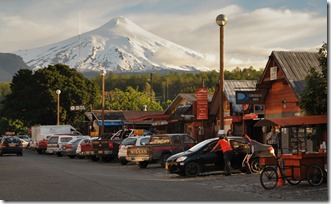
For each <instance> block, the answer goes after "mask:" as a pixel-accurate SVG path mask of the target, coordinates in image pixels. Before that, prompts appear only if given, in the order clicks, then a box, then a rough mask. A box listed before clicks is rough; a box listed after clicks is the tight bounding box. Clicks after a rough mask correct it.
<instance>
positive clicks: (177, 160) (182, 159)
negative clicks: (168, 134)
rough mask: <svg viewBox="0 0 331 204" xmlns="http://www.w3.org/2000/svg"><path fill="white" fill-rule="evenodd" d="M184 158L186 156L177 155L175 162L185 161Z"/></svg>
mask: <svg viewBox="0 0 331 204" xmlns="http://www.w3.org/2000/svg"><path fill="white" fill-rule="evenodd" d="M186 158H187V157H186V156H183V157H179V158H178V159H176V162H182V161H185V159H186Z"/></svg>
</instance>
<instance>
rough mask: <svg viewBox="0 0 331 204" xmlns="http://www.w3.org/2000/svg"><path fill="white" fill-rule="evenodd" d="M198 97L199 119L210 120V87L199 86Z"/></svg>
mask: <svg viewBox="0 0 331 204" xmlns="http://www.w3.org/2000/svg"><path fill="white" fill-rule="evenodd" d="M196 97H197V120H208V88H205V87H202V88H197V90H196Z"/></svg>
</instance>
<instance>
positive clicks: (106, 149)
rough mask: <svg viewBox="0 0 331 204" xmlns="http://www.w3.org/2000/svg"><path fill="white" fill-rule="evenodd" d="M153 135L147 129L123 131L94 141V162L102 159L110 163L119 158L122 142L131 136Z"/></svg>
mask: <svg viewBox="0 0 331 204" xmlns="http://www.w3.org/2000/svg"><path fill="white" fill-rule="evenodd" d="M152 134H153V133H152V132H150V131H149V130H145V129H122V130H119V131H117V132H116V133H115V134H114V135H112V136H111V137H110V138H109V137H101V138H99V139H98V140H94V141H92V145H93V151H94V156H93V157H92V158H93V159H92V160H98V159H101V160H102V161H105V162H108V161H111V160H113V159H115V158H117V157H118V149H119V146H120V144H121V142H122V141H123V140H124V139H125V138H128V137H131V136H138V135H140V136H143V135H144V136H146V135H152Z"/></svg>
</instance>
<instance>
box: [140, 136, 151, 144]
mask: <svg viewBox="0 0 331 204" xmlns="http://www.w3.org/2000/svg"><path fill="white" fill-rule="evenodd" d="M148 142H149V137H145V138H142V139H141V140H140V145H147V144H148Z"/></svg>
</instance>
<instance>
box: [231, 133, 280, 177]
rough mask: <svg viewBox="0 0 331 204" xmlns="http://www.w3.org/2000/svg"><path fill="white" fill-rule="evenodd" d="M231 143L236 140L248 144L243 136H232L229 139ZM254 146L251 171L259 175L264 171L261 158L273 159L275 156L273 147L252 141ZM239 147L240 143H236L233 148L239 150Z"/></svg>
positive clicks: (250, 161) (250, 160)
mask: <svg viewBox="0 0 331 204" xmlns="http://www.w3.org/2000/svg"><path fill="white" fill-rule="evenodd" d="M229 139H230V141H231V140H235V141H238V142H242V143H247V142H246V140H245V139H244V138H242V137H241V136H231V137H229ZM252 142H253V145H254V154H253V155H252V156H251V158H250V159H249V163H250V165H251V169H252V171H253V172H254V173H258V172H260V171H261V170H262V167H261V165H260V157H273V156H274V149H273V148H272V146H271V145H268V144H262V143H260V142H258V141H256V140H252ZM237 145H240V143H234V144H233V146H234V147H235V148H237Z"/></svg>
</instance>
